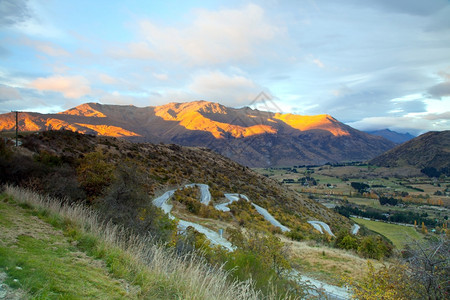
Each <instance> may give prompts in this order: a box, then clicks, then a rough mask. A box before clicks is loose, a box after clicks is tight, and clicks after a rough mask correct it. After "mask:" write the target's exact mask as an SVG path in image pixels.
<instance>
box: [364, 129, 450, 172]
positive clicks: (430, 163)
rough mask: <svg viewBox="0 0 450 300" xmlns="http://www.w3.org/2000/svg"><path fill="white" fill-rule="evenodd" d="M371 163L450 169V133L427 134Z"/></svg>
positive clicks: (435, 132)
mask: <svg viewBox="0 0 450 300" xmlns="http://www.w3.org/2000/svg"><path fill="white" fill-rule="evenodd" d="M370 163H371V164H373V165H377V166H383V167H396V166H414V167H417V168H421V169H422V168H435V169H437V170H440V169H443V168H450V131H449V130H446V131H431V132H427V133H425V134H422V135H420V136H418V137H416V138H414V139H412V140H410V141H408V142H405V143H404V144H401V145H399V146H397V147H395V148H394V149H392V150H389V151H387V152H386V153H384V154H382V155H380V156H378V157H376V158H374V159H372V160H371V161H370Z"/></svg>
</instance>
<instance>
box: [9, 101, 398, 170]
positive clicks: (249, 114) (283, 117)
mask: <svg viewBox="0 0 450 300" xmlns="http://www.w3.org/2000/svg"><path fill="white" fill-rule="evenodd" d="M14 126H15V118H14V115H13V114H12V113H9V114H4V115H1V116H0V130H11V129H13V128H14ZM19 127H20V130H21V131H35V130H49V129H60V128H65V129H70V130H73V131H78V132H82V133H90V134H97V135H106V136H114V137H124V138H127V139H129V140H132V141H140V142H142V141H148V142H153V143H158V142H164V143H175V144H180V145H185V146H206V147H209V148H211V149H213V150H214V151H216V152H218V153H220V154H222V155H225V156H227V157H229V158H231V159H233V160H235V161H237V162H239V163H241V164H244V165H247V166H251V167H266V166H287V165H303V164H322V163H326V162H342V161H351V160H366V159H370V158H373V157H375V156H377V155H379V154H380V153H383V152H384V151H386V150H388V149H390V148H392V147H393V146H394V143H392V142H390V141H388V140H386V139H384V138H382V137H376V136H372V135H369V134H367V133H364V132H361V131H358V130H356V129H353V128H352V127H350V126H347V125H345V124H343V123H341V122H339V121H337V120H336V119H334V118H333V117H331V116H329V115H317V116H300V115H293V114H281V113H272V112H263V111H258V110H254V109H251V108H248V107H244V108H240V109H235V108H229V107H225V106H223V105H221V104H218V103H213V102H207V101H195V102H188V103H169V104H166V105H162V106H156V107H142V108H139V107H135V106H122V105H102V104H97V103H87V104H82V105H80V106H77V107H75V108H72V109H69V110H67V111H64V112H61V113H58V114H39V113H25V112H24V113H20V114H19Z"/></svg>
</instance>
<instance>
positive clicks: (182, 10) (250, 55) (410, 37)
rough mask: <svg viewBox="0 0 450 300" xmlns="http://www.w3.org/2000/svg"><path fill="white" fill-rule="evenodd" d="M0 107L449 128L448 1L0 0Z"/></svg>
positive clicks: (416, 130)
mask: <svg viewBox="0 0 450 300" xmlns="http://www.w3.org/2000/svg"><path fill="white" fill-rule="evenodd" d="M0 41H1V42H0V113H4V112H9V111H11V110H24V111H30V110H31V111H38V112H58V111H62V110H65V109H68V108H71V107H73V106H76V105H78V104H81V103H85V102H100V103H105V104H106V103H110V104H133V105H136V106H154V105H161V104H164V103H168V102H185V101H192V100H209V101H216V102H219V103H222V104H224V105H227V106H233V107H241V106H245V105H247V104H250V103H251V102H252V100H253V99H254V98H255V97H256V96H257V95H258V94H259V93H260V92H261V91H264V92H266V93H270V94H271V95H272V96H273V97H274V101H275V103H276V105H277V106H278V107H279V108H280V109H281V110H282V111H283V112H291V113H296V114H302V115H313V114H322V113H327V114H330V115H332V116H334V117H335V118H337V119H338V120H340V121H342V122H345V123H347V124H349V125H351V126H353V127H355V128H358V129H361V130H373V129H382V128H390V129H392V130H397V131H400V132H411V133H413V134H418V133H423V132H425V131H429V130H449V129H450V2H449V1H448V0H428V1H423V0H396V1H392V0H368V1H357V0H341V1H331V0H330V1H325V0H322V1H314V0H304V1H300V0H298V1H276V0H266V1H254V2H248V1H237V0H234V1H137V0H133V1H132V0H129V1H111V0H109V1H99V0H97V1H56V0H0Z"/></svg>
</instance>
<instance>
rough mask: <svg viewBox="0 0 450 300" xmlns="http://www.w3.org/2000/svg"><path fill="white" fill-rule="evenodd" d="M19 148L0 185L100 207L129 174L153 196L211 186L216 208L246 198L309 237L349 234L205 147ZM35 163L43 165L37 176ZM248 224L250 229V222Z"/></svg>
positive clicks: (103, 142) (328, 215)
mask: <svg viewBox="0 0 450 300" xmlns="http://www.w3.org/2000/svg"><path fill="white" fill-rule="evenodd" d="M22 141H23V147H24V148H23V149H22V150H21V151H22V152H23V156H21V158H17V159H19V160H20V161H21V163H20V166H19V165H14V164H13V163H11V162H8V161H7V162H4V165H3V166H4V168H5V170H7V171H5V172H3V173H2V175H1V176H0V177H1V178H0V179H1V180H2V181H3V182H5V181H6V182H7V181H17V182H19V183H22V184H25V185H31V186H32V187H34V188H37V189H38V190H41V191H42V192H47V193H48V192H50V193H51V194H53V195H54V196H57V197H69V198H72V199H75V200H76V199H83V198H85V197H88V198H89V199H91V200H90V201H92V202H94V203H96V201H97V200H95V199H96V198H98V197H104V189H105V188H107V187H108V186H109V185H110V184H111V180H114V178H115V179H116V180H118V178H122V177H123V176H125V175H123V174H126V176H128V177H133V178H131V179H130V178H125V179H123V180H127V181H126V182H125V183H127V182H128V181H129V183H127V184H128V185H137V184H139V186H140V188H141V189H143V192H145V193H146V194H148V195H149V196H151V197H156V196H159V195H161V194H163V193H164V192H166V191H167V190H169V189H173V188H178V187H182V186H184V185H185V184H189V183H201V184H207V185H208V186H209V190H210V192H211V195H212V200H213V201H212V202H213V203H214V204H219V203H221V202H224V201H226V198H225V197H224V194H225V193H240V194H244V195H246V196H247V197H248V198H249V199H251V201H252V202H254V203H255V204H257V205H259V206H262V207H264V208H265V209H268V210H269V211H270V212H271V213H272V214H273V215H275V216H277V219H278V220H279V221H280V222H281V223H282V224H286V225H287V226H289V227H290V228H293V229H295V228H296V227H298V226H301V227H303V228H305V229H306V228H308V230H307V232H310V233H306V234H307V235H308V234H312V235H314V234H315V233H314V230H313V227H312V226H311V225H309V224H308V223H307V221H309V220H319V221H323V222H326V223H328V224H330V225H331V226H332V228H334V229H335V230H338V229H339V228H342V227H343V226H344V227H350V223H349V221H348V220H346V219H344V218H343V217H341V216H340V215H338V214H337V213H334V212H333V211H331V210H329V209H327V208H325V207H323V206H322V205H320V204H318V203H316V202H315V201H313V200H310V199H308V198H306V197H304V196H301V195H300V194H298V193H296V192H294V191H292V190H290V189H288V188H286V187H283V186H281V185H280V184H278V183H277V182H275V181H273V180H271V179H268V178H266V177H264V176H261V175H259V174H257V173H256V172H254V171H252V170H251V169H249V168H247V167H244V166H241V165H239V164H238V163H235V162H233V161H231V160H230V159H227V158H225V157H223V156H221V155H219V154H216V153H215V152H213V151H211V150H209V149H207V148H195V147H182V146H178V145H173V144H172V145H163V144H158V145H155V144H148V143H131V142H128V141H125V140H121V139H116V138H111V137H96V136H92V135H83V134H77V133H72V132H71V131H46V132H42V133H39V134H33V135H29V136H27V137H25V138H23V140H22ZM16 155H17V154H16ZM33 156H34V161H38V162H40V163H41V168H40V169H39V168H38V167H37V166H35V162H33V160H32V157H33ZM9 161H11V159H10V160H9ZM5 164H6V165H5ZM11 164H12V165H11ZM42 165H43V166H42ZM97 167H98V168H99V169H101V170H99V171H98V172H100V174H99V175H98V176H100V177H101V176H104V177H101V178H97V177H92V176H93V175H91V173H92V172H96V170H95V168H97ZM83 168H84V169H83ZM85 169H86V171H85ZM118 172H119V173H120V174H118V175H117V173H118ZM130 172H131V173H132V174H129V173H130ZM115 174H116V175H115ZM93 180H95V182H94V183H92V182H90V181H93ZM102 180H103V181H102ZM131 180H133V182H131ZM130 188H131V187H130ZM244 223H247V224H248V226H251V224H252V223H251V220H247V221H246V222H244Z"/></svg>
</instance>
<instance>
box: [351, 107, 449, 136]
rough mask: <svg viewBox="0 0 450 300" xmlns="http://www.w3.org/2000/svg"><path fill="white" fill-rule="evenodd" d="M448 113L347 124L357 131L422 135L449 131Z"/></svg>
mask: <svg viewBox="0 0 450 300" xmlns="http://www.w3.org/2000/svg"><path fill="white" fill-rule="evenodd" d="M449 114H450V112H445V113H442V114H434V113H433V114H429V113H415V114H407V115H405V116H402V117H370V118H363V119H362V120H359V121H356V122H352V123H347V124H348V125H350V126H352V127H354V128H357V129H359V130H377V129H384V128H389V129H391V130H395V131H398V132H410V133H413V134H422V133H424V132H427V131H433V130H434V131H441V130H450V115H449Z"/></svg>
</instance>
